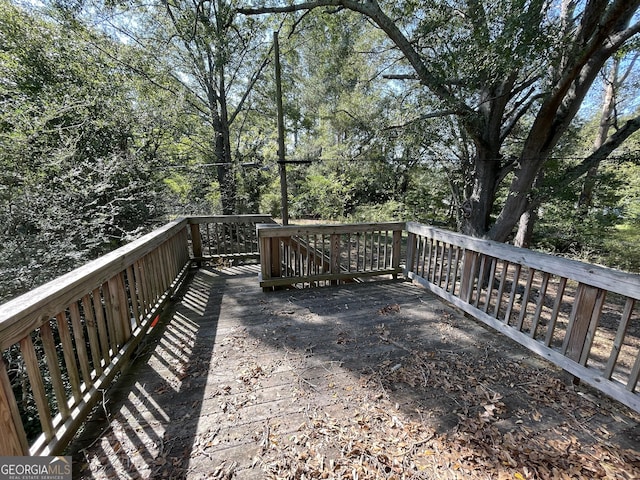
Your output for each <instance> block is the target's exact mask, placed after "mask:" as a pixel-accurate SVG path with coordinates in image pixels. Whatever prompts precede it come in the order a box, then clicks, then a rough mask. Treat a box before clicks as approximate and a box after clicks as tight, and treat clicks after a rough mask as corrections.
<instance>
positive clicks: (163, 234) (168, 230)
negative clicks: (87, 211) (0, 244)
mask: <svg viewBox="0 0 640 480" xmlns="http://www.w3.org/2000/svg"><path fill="white" fill-rule="evenodd" d="M186 222H187V220H186V219H184V218H179V219H176V220H175V221H173V222H171V223H168V224H167V225H164V226H163V227H161V228H159V229H157V230H154V231H153V232H151V233H149V234H147V235H144V236H143V237H140V238H138V239H137V240H134V241H133V242H131V243H129V244H127V245H125V246H123V247H120V248H118V249H117V250H114V251H113V252H110V253H108V254H106V255H104V256H102V257H100V258H97V259H96V260H93V261H91V262H89V263H87V264H86V265H83V266H82V267H79V268H77V269H75V270H72V271H71V272H69V273H67V274H65V275H62V276H60V277H58V278H56V279H54V280H52V281H50V282H48V283H45V284H44V285H41V286H40V287H37V288H35V289H34V290H31V291H30V292H27V293H25V294H24V295H21V296H19V297H17V298H15V299H13V300H10V301H9V302H7V303H4V304H2V305H0V349H1V350H4V349H6V348H8V347H9V346H10V345H13V344H14V343H16V342H17V341H19V340H20V339H21V338H23V337H25V336H26V335H28V334H29V333H30V332H32V331H33V330H35V329H36V328H38V327H39V326H40V325H41V324H42V322H44V321H46V320H47V319H48V318H49V317H50V316H52V315H55V314H56V313H57V312H59V311H60V310H61V309H62V308H64V307H65V306H66V305H68V304H69V303H70V302H72V301H74V300H75V299H77V298H80V297H82V296H83V295H84V294H86V293H89V292H91V290H92V289H94V288H95V287H96V286H97V285H101V284H102V283H104V282H106V281H107V280H108V279H109V278H111V277H113V276H114V275H115V274H117V273H118V272H120V271H122V270H124V269H125V268H127V267H129V266H130V265H132V264H133V263H134V262H135V261H136V260H137V259H139V258H140V257H142V256H144V255H146V254H147V253H149V252H151V251H153V250H154V249H156V248H157V247H158V245H160V244H162V243H163V242H164V241H165V240H167V239H168V238H171V237H172V236H173V235H175V234H176V233H177V232H178V231H180V229H182V228H184V226H185V225H186Z"/></svg>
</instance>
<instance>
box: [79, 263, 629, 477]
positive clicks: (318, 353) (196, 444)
mask: <svg viewBox="0 0 640 480" xmlns="http://www.w3.org/2000/svg"><path fill="white" fill-rule="evenodd" d="M107 418H108V419H107ZM639 422H640V418H639V416H638V415H636V414H634V413H632V412H631V411H629V410H628V409H627V408H626V407H624V406H622V405H620V404H618V403H616V402H614V401H612V400H609V399H607V398H603V397H602V396H600V395H599V394H597V393H595V392H594V391H593V390H590V389H588V388H583V387H581V386H578V387H574V386H572V385H571V383H570V381H568V377H567V376H566V375H565V374H563V373H562V372H560V371H559V370H558V369H557V368H555V367H553V366H552V365H550V364H548V363H547V362H544V361H542V360H540V359H538V358H537V357H535V356H534V355H533V354H530V353H529V352H528V351H526V350H524V349H523V348H521V347H520V346H518V345H516V344H515V343H513V342H511V341H510V340H508V339H506V338H504V337H501V336H498V334H496V333H494V332H493V331H491V330H489V329H487V328H485V327H483V326H481V325H479V324H478V323H476V322H474V321H472V320H469V319H466V318H464V317H463V316H461V315H460V314H459V313H457V312H456V311H454V310H453V309H452V308H450V307H449V306H447V305H445V304H444V303H442V302H441V301H440V300H438V299H437V298H436V297H434V296H432V295H431V294H430V293H429V292H427V291H425V290H424V289H421V288H420V287H418V286H414V285H411V284H410V283H406V282H401V281H382V282H367V283H361V284H356V283H354V284H350V285H346V286H345V285H343V286H340V287H325V288H316V289H307V290H283V291H277V292H270V293H263V292H262V291H261V290H260V288H259V286H258V282H257V269H256V267H255V266H244V267H235V268H224V269H217V268H214V267H204V268H201V269H200V270H198V271H197V272H196V273H195V274H194V275H193V276H192V278H190V280H189V282H188V284H187V285H186V287H185V288H184V289H183V291H182V292H181V294H180V296H179V298H178V299H177V301H176V303H175V304H174V306H173V309H172V310H171V311H170V312H169V314H168V315H165V316H164V317H163V319H162V321H161V322H160V323H159V324H158V325H157V326H156V327H155V328H154V330H153V331H152V332H151V334H150V335H149V336H148V339H147V340H146V341H145V343H144V346H143V349H142V350H141V352H140V354H139V356H138V357H137V359H136V361H135V362H134V364H133V365H132V368H130V369H129V370H128V371H127V373H126V374H125V375H124V376H123V377H122V378H120V380H119V381H118V383H117V386H116V387H115V388H114V389H113V391H111V392H108V394H107V396H106V397H105V402H104V405H103V406H101V407H100V408H99V409H98V410H97V412H96V415H95V418H94V419H93V420H92V421H91V422H89V423H88V424H87V428H86V429H85V431H84V432H83V433H82V435H81V436H80V437H79V438H78V439H77V440H76V442H75V443H74V444H73V445H72V447H71V449H70V452H72V453H73V455H74V478H96V479H103V478H153V479H156V478H239V479H251V478H260V479H261V478H296V479H303V478H349V479H363V478H369V479H374V478H396V479H401V478H438V479H440V478H445V479H446V478H511V479H513V478H640V453H639V452H640V426H639V425H640V423H639Z"/></svg>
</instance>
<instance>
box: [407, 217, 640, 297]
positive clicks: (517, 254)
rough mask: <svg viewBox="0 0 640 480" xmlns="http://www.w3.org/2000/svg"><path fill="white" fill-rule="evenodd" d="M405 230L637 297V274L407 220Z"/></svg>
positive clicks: (639, 280)
mask: <svg viewBox="0 0 640 480" xmlns="http://www.w3.org/2000/svg"><path fill="white" fill-rule="evenodd" d="M407 231H408V232H409V233H415V234H417V235H424V236H428V237H431V238H433V239H434V240H440V241H444V242H448V243H450V244H452V245H456V246H458V247H461V248H464V249H466V250H471V251H474V252H478V253H482V254H484V255H489V256H493V257H496V258H502V259H505V260H508V261H510V262H512V263H517V264H519V265H522V266H528V267H530V268H535V269H536V270H541V271H544V272H548V273H551V274H554V275H559V276H562V277H566V278H570V279H572V280H576V281H578V282H580V283H584V284H587V285H591V286H594V287H597V288H602V289H604V290H608V291H610V292H615V293H619V294H621V295H625V296H627V297H631V298H634V299H636V300H640V275H637V274H632V273H626V272H621V271H618V270H613V269H611V268H607V267H603V266H599V265H593V264H590V263H584V262H580V261H577V260H571V259H568V258H563V257H556V256H553V255H549V254H548V253H542V252H536V251H533V250H528V249H525V248H518V247H515V246H513V245H508V244H505V243H500V242H495V241H492V240H487V239H483V238H474V237H468V236H466V235H463V234H460V233H454V232H450V231H447V230H441V229H439V228H434V227H429V226H426V225H422V224H419V223H415V222H407Z"/></svg>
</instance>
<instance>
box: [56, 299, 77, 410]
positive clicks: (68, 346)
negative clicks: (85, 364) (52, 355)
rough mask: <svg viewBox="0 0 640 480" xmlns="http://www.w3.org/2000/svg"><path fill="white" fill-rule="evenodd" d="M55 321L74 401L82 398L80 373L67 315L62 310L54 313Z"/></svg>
mask: <svg viewBox="0 0 640 480" xmlns="http://www.w3.org/2000/svg"><path fill="white" fill-rule="evenodd" d="M56 321H57V322H56V323H57V325H58V334H59V335H60V344H61V345H62V355H63V356H64V364H65V365H66V367H67V374H68V375H69V383H70V384H71V392H72V393H73V398H74V400H75V402H76V403H79V402H80V400H82V390H81V389H80V374H79V373H78V364H77V363H76V356H75V354H74V352H73V341H72V340H71V332H70V330H69V324H68V323H67V316H66V315H65V313H64V312H61V313H59V314H58V315H56Z"/></svg>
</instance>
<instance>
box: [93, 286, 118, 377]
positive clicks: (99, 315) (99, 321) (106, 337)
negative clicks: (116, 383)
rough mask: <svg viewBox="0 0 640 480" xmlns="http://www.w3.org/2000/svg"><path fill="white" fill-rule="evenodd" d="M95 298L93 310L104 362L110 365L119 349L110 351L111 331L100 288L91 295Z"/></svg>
mask: <svg viewBox="0 0 640 480" xmlns="http://www.w3.org/2000/svg"><path fill="white" fill-rule="evenodd" d="M91 296H92V297H93V298H92V300H93V311H94V312H95V314H96V325H97V326H98V336H99V337H100V349H101V350H102V358H104V364H105V365H109V362H110V361H111V355H112V354H113V355H115V354H116V352H117V350H115V348H114V349H113V353H112V354H110V353H109V345H110V344H111V340H110V333H111V332H109V330H108V328H107V321H106V320H105V315H104V306H103V305H102V294H101V293H100V289H99V288H96V289H95V290H94V291H93V294H92V295H91Z"/></svg>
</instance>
